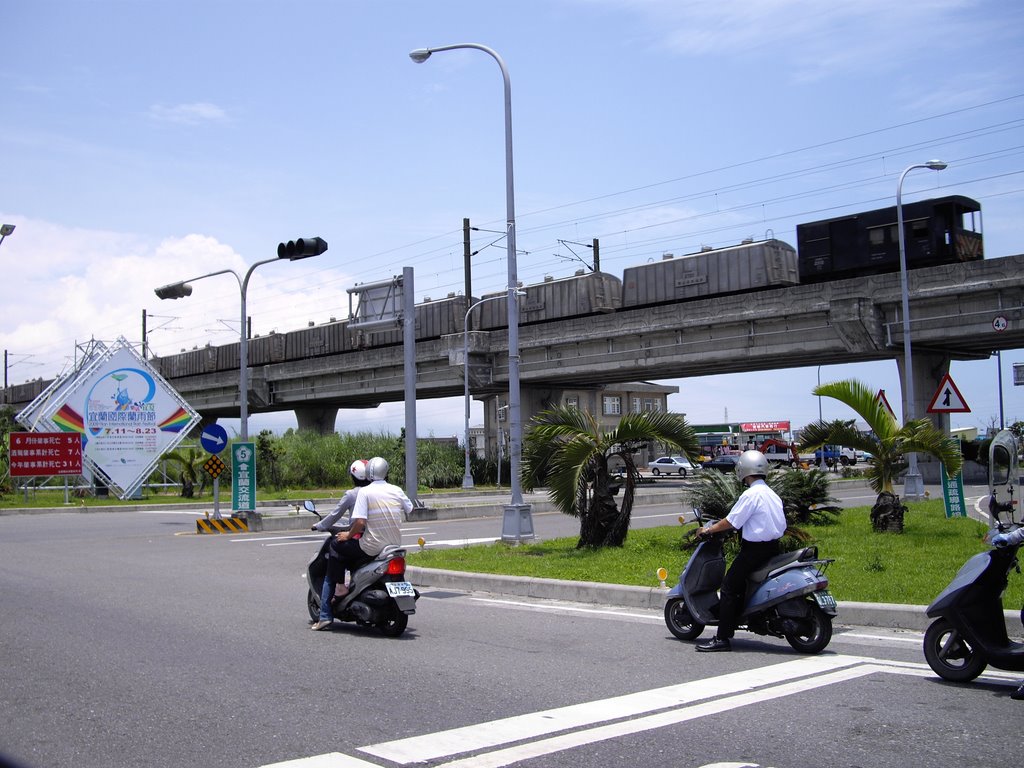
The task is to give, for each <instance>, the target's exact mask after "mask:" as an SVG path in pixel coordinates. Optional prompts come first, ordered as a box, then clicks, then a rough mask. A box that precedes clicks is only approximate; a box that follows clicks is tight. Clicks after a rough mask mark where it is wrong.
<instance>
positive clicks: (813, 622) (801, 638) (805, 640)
mask: <svg viewBox="0 0 1024 768" xmlns="http://www.w3.org/2000/svg"><path fill="white" fill-rule="evenodd" d="M810 609H811V613H810V615H809V616H808V617H807V618H806V619H800V620H799V621H800V624H801V627H800V631H799V632H789V633H787V634H786V642H787V643H789V644H790V646H792V648H793V649H794V650H796V651H800V653H821V652H822V651H823V650H825V646H827V645H828V644H829V642H831V640H832V617H831V616H829V615H828V614H827V613H825V612H824V611H823V610H821V608H819V607H818V606H817V605H811V606H810Z"/></svg>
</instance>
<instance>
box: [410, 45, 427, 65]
mask: <svg viewBox="0 0 1024 768" xmlns="http://www.w3.org/2000/svg"><path fill="white" fill-rule="evenodd" d="M409 58H410V59H412V60H413V61H415V62H416V63H417V64H422V63H423V62H424V61H426V60H427V59H429V58H430V49H429V48H417V49H416V50H415V51H410V52H409Z"/></svg>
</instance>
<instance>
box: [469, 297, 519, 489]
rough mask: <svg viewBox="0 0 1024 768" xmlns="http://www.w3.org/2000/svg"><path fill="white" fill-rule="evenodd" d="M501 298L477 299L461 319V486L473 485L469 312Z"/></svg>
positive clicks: (499, 458)
mask: <svg viewBox="0 0 1024 768" xmlns="http://www.w3.org/2000/svg"><path fill="white" fill-rule="evenodd" d="M525 294H526V292H525V291H516V295H517V296H524V295H525ZM503 298H504V297H503V296H488V297H487V298H486V299H480V301H478V302H476V303H475V304H473V305H471V306H470V308H469V309H467V310H466V317H465V319H464V321H463V324H462V371H463V376H462V378H463V385H464V390H465V400H466V431H465V436H466V466H465V470H464V471H463V473H462V487H463V488H472V487H473V473H472V472H471V471H470V468H469V407H470V400H469V314H470V313H471V312H472V311H473V310H474V309H476V308H477V307H479V306H480V305H481V304H484V303H486V302H488V301H499V300H500V299H503ZM499 442H500V441H499ZM498 462H499V463H498V467H499V471H500V467H501V457H500V456H499V457H498Z"/></svg>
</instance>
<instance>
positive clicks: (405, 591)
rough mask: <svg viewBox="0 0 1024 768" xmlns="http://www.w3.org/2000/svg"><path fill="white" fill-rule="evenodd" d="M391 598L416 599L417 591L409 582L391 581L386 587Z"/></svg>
mask: <svg viewBox="0 0 1024 768" xmlns="http://www.w3.org/2000/svg"><path fill="white" fill-rule="evenodd" d="M384 586H385V587H387V590H388V594H389V595H391V597H415V596H416V591H415V590H414V589H413V588H412V584H410V583H409V582H408V581H389V582H387V583H385V585H384Z"/></svg>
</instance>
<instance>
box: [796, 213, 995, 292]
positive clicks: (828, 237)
mask: <svg viewBox="0 0 1024 768" xmlns="http://www.w3.org/2000/svg"><path fill="white" fill-rule="evenodd" d="M903 232H904V241H905V246H906V252H907V269H914V268H916V267H925V266H930V265H937V264H952V263H954V262H958V261H976V260H978V259H981V258H982V257H983V255H984V254H983V252H982V251H983V249H982V237H981V205H979V204H978V202H977V201H976V200H972V199H971V198H969V197H962V196H960V195H952V196H949V197H938V198H933V199H931V200H922V201H920V202H917V203H907V204H905V205H904V206H903ZM898 238H899V233H898V231H897V226H896V206H893V207H891V208H880V209H878V210H875V211H867V212H865V213H856V214H854V215H852V216H839V217H836V218H834V219H824V220H822V221H812V222H810V223H807V224H797V226H796V245H797V249H798V250H799V251H800V281H801V282H803V283H815V282H821V281H823V280H840V279H844V278H848V277H856V276H858V275H872V274H878V273H881V272H898V271H899V269H900V250H899V239H898Z"/></svg>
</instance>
